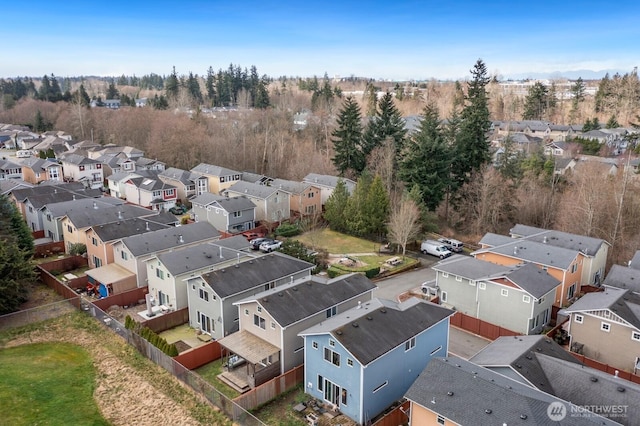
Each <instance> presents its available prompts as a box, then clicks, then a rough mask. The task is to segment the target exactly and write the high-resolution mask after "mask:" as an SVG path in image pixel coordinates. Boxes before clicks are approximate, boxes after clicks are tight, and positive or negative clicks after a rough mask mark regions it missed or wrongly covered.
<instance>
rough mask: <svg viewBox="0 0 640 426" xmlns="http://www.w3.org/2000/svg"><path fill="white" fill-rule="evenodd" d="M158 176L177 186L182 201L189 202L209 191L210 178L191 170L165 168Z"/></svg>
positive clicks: (179, 198)
mask: <svg viewBox="0 0 640 426" xmlns="http://www.w3.org/2000/svg"><path fill="white" fill-rule="evenodd" d="M158 178H159V179H160V180H161V181H163V182H165V183H168V184H170V185H173V186H175V187H176V191H177V192H178V200H179V201H180V202H182V203H188V202H189V201H190V200H191V199H192V198H193V197H196V196H199V195H202V194H205V193H208V192H209V179H208V178H207V177H206V176H203V175H201V174H198V173H194V172H192V171H191V170H182V169H177V168H175V167H169V168H168V169H165V170H163V171H162V172H161V173H160V174H159V175H158Z"/></svg>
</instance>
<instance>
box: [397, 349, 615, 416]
mask: <svg viewBox="0 0 640 426" xmlns="http://www.w3.org/2000/svg"><path fill="white" fill-rule="evenodd" d="M405 397H406V399H407V400H409V401H410V403H411V405H410V408H409V410H408V412H407V416H408V418H409V425H410V426H423V425H443V426H457V425H477V426H495V425H539V426H555V425H560V424H561V425H566V426H588V425H593V426H595V425H600V426H610V425H618V424H619V423H617V422H615V421H613V420H611V419H608V418H606V417H601V416H599V415H598V414H595V413H590V412H588V411H585V410H586V409H585V407H582V406H579V405H577V403H575V402H574V403H573V404H572V403H571V402H567V401H565V400H563V399H561V398H558V397H555V396H553V395H550V394H548V393H546V392H544V391H543V390H538V389H536V388H534V387H531V386H528V385H525V384H522V383H520V382H518V381H516V380H513V379H511V378H509V377H506V376H503V375H502V374H500V373H497V372H495V371H492V370H489V369H486V368H483V367H480V366H478V365H476V364H474V363H472V362H469V361H466V360H464V359H462V358H458V357H454V356H449V357H446V358H433V359H431V361H429V363H428V364H427V367H426V368H425V369H424V370H423V371H422V372H421V373H420V375H419V376H418V378H417V379H416V380H415V382H414V383H413V384H412V385H411V387H410V388H409V390H408V391H407V392H406V394H405ZM554 410H555V411H554ZM577 413H579V414H580V415H577ZM585 413H588V415H587V414H585Z"/></svg>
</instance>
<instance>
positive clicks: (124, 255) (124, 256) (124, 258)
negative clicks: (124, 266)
mask: <svg viewBox="0 0 640 426" xmlns="http://www.w3.org/2000/svg"><path fill="white" fill-rule="evenodd" d="M120 257H122V260H127V259H128V258H129V256H128V255H127V252H126V251H124V250H122V251H121V252H120Z"/></svg>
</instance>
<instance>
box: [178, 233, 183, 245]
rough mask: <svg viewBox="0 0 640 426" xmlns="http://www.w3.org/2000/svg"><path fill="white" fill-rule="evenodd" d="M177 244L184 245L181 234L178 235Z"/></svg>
mask: <svg viewBox="0 0 640 426" xmlns="http://www.w3.org/2000/svg"><path fill="white" fill-rule="evenodd" d="M178 243H180V244H182V243H184V238H182V234H180V235H178Z"/></svg>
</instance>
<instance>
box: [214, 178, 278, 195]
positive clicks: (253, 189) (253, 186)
mask: <svg viewBox="0 0 640 426" xmlns="http://www.w3.org/2000/svg"><path fill="white" fill-rule="evenodd" d="M225 191H228V192H229V193H230V194H231V193H235V194H241V195H247V196H250V197H255V198H262V199H266V198H269V197H270V196H271V195H273V194H275V193H276V192H278V188H274V187H273V186H265V185H258V184H257V183H250V182H244V181H238V182H236V183H234V184H233V185H231V186H230V187H229V188H228V189H226V190H225Z"/></svg>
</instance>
